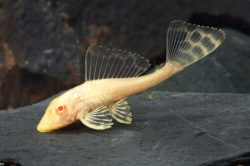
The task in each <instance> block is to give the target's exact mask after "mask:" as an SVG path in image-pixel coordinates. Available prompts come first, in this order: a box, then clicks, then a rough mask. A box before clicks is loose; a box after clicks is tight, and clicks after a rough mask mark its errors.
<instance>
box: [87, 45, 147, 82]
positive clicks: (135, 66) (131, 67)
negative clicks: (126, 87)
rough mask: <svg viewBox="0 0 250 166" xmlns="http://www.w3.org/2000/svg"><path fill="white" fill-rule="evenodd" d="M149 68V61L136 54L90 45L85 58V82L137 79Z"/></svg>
mask: <svg viewBox="0 0 250 166" xmlns="http://www.w3.org/2000/svg"><path fill="white" fill-rule="evenodd" d="M149 67H150V64H149V60H147V59H145V58H144V57H141V56H140V55H138V54H136V53H132V52H127V51H122V50H120V49H119V50H118V49H112V50H110V49H105V48H103V46H98V45H96V44H92V45H90V46H89V48H88V50H87V52H86V56H85V81H91V80H98V79H106V78H128V77H137V76H139V75H141V74H142V73H143V72H145V71H146V70H147V69H148V68H149Z"/></svg>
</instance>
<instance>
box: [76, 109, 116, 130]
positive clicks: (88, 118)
mask: <svg viewBox="0 0 250 166" xmlns="http://www.w3.org/2000/svg"><path fill="white" fill-rule="evenodd" d="M80 120H81V122H82V123H83V124H84V125H86V126H87V127H89V128H91V129H95V130H105V129H108V128H111V127H112V125H113V123H112V118H111V115H110V113H109V109H108V108H107V107H106V106H102V107H99V108H97V109H95V110H94V111H92V112H90V113H87V114H86V115H85V116H82V117H81V118H80Z"/></svg>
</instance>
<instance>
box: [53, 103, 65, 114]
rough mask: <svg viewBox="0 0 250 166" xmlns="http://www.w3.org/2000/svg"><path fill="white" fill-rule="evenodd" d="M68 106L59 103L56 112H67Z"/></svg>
mask: <svg viewBox="0 0 250 166" xmlns="http://www.w3.org/2000/svg"><path fill="white" fill-rule="evenodd" d="M65 109H66V106H65V105H59V106H58V107H56V110H55V111H56V113H58V114H59V115H61V114H63V113H64V112H65Z"/></svg>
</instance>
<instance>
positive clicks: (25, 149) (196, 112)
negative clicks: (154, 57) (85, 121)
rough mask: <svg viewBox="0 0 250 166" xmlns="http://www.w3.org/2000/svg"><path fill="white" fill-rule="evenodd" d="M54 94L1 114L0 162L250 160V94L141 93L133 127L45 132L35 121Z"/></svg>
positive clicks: (134, 102)
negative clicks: (37, 127) (40, 100)
mask: <svg viewBox="0 0 250 166" xmlns="http://www.w3.org/2000/svg"><path fill="white" fill-rule="evenodd" d="M52 98H54V97H52ZM52 98H50V99H47V100H45V101H43V102H40V103H37V104H34V105H32V106H28V107H23V108H19V109H16V110H13V111H0V130H1V136H0V138H1V139H0V163H1V162H4V161H13V162H14V163H19V164H21V165H26V166H29V165H41V166H43V165H154V166H155V165H162V166H163V165H164V166H165V165H174V166H183V165H185V166H194V165H202V164H203V165H213V166H216V163H217V164H218V163H219V164H218V165H223V163H226V164H227V165H229V163H230V161H236V158H237V156H238V157H239V158H238V159H239V162H238V163H236V165H237V164H238V165H239V164H242V163H243V160H240V159H244V161H245V159H246V158H248V161H250V158H249V151H250V148H249V147H250V143H249V138H250V128H249V126H250V120H249V111H250V95H249V94H199V93H166V92H156V93H155V94H150V93H148V94H147V93H142V94H139V95H136V96H133V97H130V98H129V99H128V102H129V104H130V106H131V110H132V113H133V123H132V124H131V125H124V124H118V123H115V124H114V126H113V127H112V128H111V129H109V130H105V131H95V130H91V129H89V128H87V127H85V126H84V125H82V124H81V123H80V122H77V123H74V124H72V125H71V126H68V127H66V128H64V129H60V130H59V131H55V132H52V133H45V134H42V133H39V132H37V131H36V125H37V124H38V122H39V120H40V118H41V117H42V115H43V113H44V110H45V109H46V107H47V106H48V104H49V102H50V101H51V99H52ZM222 161H224V162H222ZM226 161H228V162H226ZM226 164H224V165H226Z"/></svg>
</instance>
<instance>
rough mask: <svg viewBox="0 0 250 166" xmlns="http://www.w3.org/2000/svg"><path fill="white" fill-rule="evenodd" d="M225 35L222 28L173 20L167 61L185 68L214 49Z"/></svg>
mask: <svg viewBox="0 0 250 166" xmlns="http://www.w3.org/2000/svg"><path fill="white" fill-rule="evenodd" d="M225 37H226V35H225V32H224V31H223V30H221V29H216V28H210V27H204V26H200V25H195V24H190V23H186V22H183V21H179V20H175V21H172V23H171V24H170V26H169V28H168V31H167V48H166V51H167V62H170V63H173V64H175V65H177V67H181V68H185V67H187V66H189V65H191V64H192V63H194V62H196V61H198V60H199V59H201V58H203V57H205V56H206V55H208V54H209V53H211V52H212V51H214V50H215V49H216V48H217V47H219V46H220V45H221V43H222V42H223V40H224V39H225Z"/></svg>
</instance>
